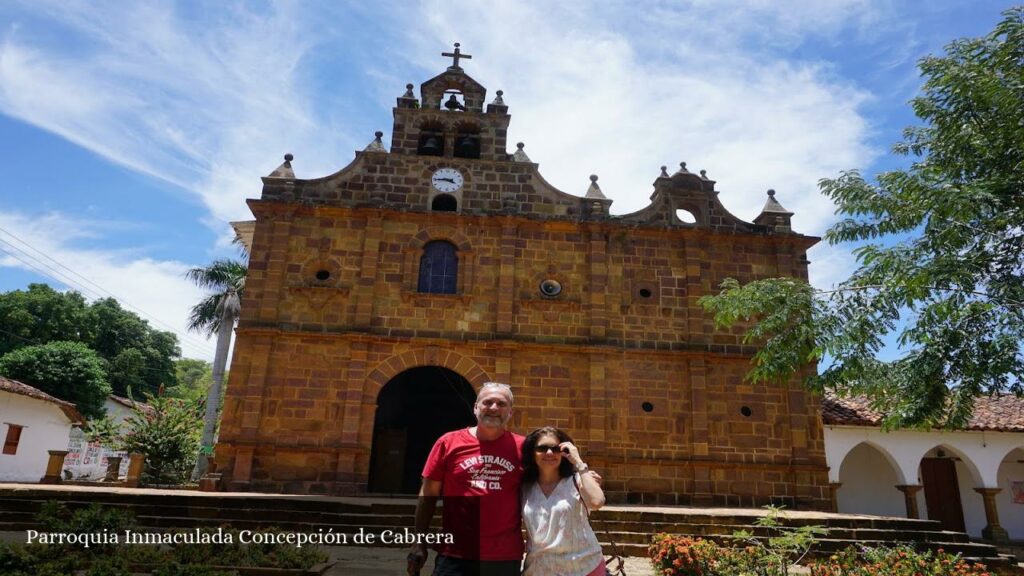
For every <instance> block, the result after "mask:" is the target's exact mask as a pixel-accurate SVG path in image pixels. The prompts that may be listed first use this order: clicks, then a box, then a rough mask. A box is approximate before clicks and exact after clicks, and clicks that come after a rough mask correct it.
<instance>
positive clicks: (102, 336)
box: [89, 298, 181, 396]
mask: <svg viewBox="0 0 1024 576" xmlns="http://www.w3.org/2000/svg"><path fill="white" fill-rule="evenodd" d="M89 321H90V322H91V324H92V330H93V338H92V340H91V341H90V342H89V344H90V346H91V347H92V348H93V349H94V350H96V351H97V352H98V353H99V354H100V356H102V357H103V358H104V359H106V360H107V362H109V372H108V376H109V378H110V382H111V385H112V386H113V389H114V393H115V394H118V395H121V396H124V395H126V394H127V391H128V388H131V389H132V390H133V391H135V392H136V393H142V392H149V393H150V394H155V393H156V392H157V390H159V389H160V386H161V385H163V386H174V385H175V384H176V383H177V376H176V374H175V371H174V359H175V358H177V357H179V356H181V350H180V349H179V348H178V339H177V336H175V335H174V334H172V333H170V332H161V331H159V330H154V329H152V328H150V327H149V324H148V323H147V322H146V321H145V320H143V319H142V318H139V317H138V316H137V315H136V314H135V313H133V312H131V311H128V310H125V309H124V308H122V307H121V305H120V304H118V302H117V300H114V299H113V298H104V299H101V300H97V301H96V302H94V303H93V304H92V305H91V306H90V307H89Z"/></svg>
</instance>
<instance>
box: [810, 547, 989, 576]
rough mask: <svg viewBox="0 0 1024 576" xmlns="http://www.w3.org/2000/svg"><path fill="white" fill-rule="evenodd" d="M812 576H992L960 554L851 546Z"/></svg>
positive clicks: (814, 569)
mask: <svg viewBox="0 0 1024 576" xmlns="http://www.w3.org/2000/svg"><path fill="white" fill-rule="evenodd" d="M810 567H811V575H812V576H880V575H885V576H989V575H990V574H992V572H990V571H989V570H988V569H987V568H986V567H985V565H984V564H972V563H970V562H967V561H966V560H964V559H963V558H961V557H960V556H959V555H958V554H948V553H946V552H944V551H942V550H941V549H940V550H939V551H938V552H935V553H933V552H931V551H926V552H918V551H915V550H914V549H913V548H909V547H907V546H900V547H896V548H864V549H861V550H857V549H855V548H854V547H852V546H851V547H849V548H847V549H846V550H844V551H842V552H839V553H838V554H834V555H832V556H831V557H829V558H828V559H827V560H821V561H818V562H814V563H812V564H811V565H810Z"/></svg>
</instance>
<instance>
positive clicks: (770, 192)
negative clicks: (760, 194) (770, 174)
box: [768, 188, 775, 198]
mask: <svg viewBox="0 0 1024 576" xmlns="http://www.w3.org/2000/svg"><path fill="white" fill-rule="evenodd" d="M768 196H769V197H771V198H775V190H773V189H771V188H769V189H768Z"/></svg>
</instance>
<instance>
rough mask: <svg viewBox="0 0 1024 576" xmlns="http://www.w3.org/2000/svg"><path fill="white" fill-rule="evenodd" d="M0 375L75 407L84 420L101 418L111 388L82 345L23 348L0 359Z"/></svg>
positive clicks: (98, 362) (98, 364) (98, 363)
mask: <svg viewBox="0 0 1024 576" xmlns="http://www.w3.org/2000/svg"><path fill="white" fill-rule="evenodd" d="M0 374H2V375H3V376H6V377H7V378H11V379H13V380H18V381H20V382H24V383H25V384H28V385H29V386H34V387H36V388H39V389H40V390H42V391H43V392H46V393H47V394H50V395H52V396H55V397H57V398H60V399H61V400H66V401H68V402H72V403H74V404H75V405H76V406H77V407H78V410H79V411H80V412H81V413H82V414H83V415H84V416H86V417H87V418H98V417H101V416H103V414H104V409H103V402H104V401H105V400H106V398H107V395H109V394H110V384H108V383H107V380H106V372H105V370H104V367H103V361H102V360H101V359H100V357H99V356H98V355H97V354H96V353H95V352H93V351H92V350H90V349H89V348H88V347H87V346H86V345H85V344H82V343H81V342H50V343H49V344H40V345H37V346H26V347H24V348H19V349H17V350H15V351H13V352H8V353H7V354H5V355H4V356H3V357H0Z"/></svg>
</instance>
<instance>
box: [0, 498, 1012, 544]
mask: <svg viewBox="0 0 1024 576" xmlns="http://www.w3.org/2000/svg"><path fill="white" fill-rule="evenodd" d="M47 500H60V501H62V502H64V503H65V504H67V505H68V506H69V507H70V508H78V507H84V506H87V505H89V504H92V503H96V502H99V503H102V504H104V505H108V506H114V507H117V508H121V509H125V510H130V511H131V512H132V513H133V514H134V515H135V517H136V521H137V523H138V525H139V526H141V527H143V528H149V529H183V528H195V527H217V526H221V525H225V524H226V525H230V526H232V527H234V528H238V529H250V530H257V529H265V528H268V527H271V526H274V527H278V528H280V529H282V530H289V531H314V532H315V531H317V530H319V529H321V528H322V529H325V530H326V529H332V530H333V531H334V532H336V533H338V532H341V533H355V532H357V531H358V530H359V528H365V529H369V530H372V531H375V532H380V531H383V530H387V529H391V530H402V529H403V528H405V527H407V526H411V525H412V524H413V518H414V512H415V505H416V501H415V500H413V499H394V500H387V499H371V498H364V499H357V498H327V497H303V496H288V495H269V494H252V495H250V494H244V495H243V494H235V495H232V494H223V493H198V492H184V491H183V492H181V493H173V492H170V491H163V492H160V493H155V492H153V491H143V490H139V491H127V490H117V491H103V490H75V489H69V490H60V489H53V488H49V489H42V488H40V489H36V488H18V489H11V488H5V487H3V486H0V527H4V528H5V529H11V530H24V529H28V528H36V529H38V526H37V525H36V523H35V522H34V516H35V514H37V513H38V511H39V510H40V509H41V508H42V506H43V504H44V503H45V502H46V501H47ZM761 516H763V511H761V510H741V509H715V510H713V511H711V510H707V511H706V510H702V509H695V508H671V507H665V508H658V509H653V508H649V507H622V506H609V507H606V508H604V509H602V510H600V511H598V512H595V513H594V515H593V516H592V518H593V520H594V524H595V530H596V531H597V532H598V533H599V537H600V533H601V532H602V530H609V531H611V533H612V534H613V536H614V537H615V538H616V541H617V542H620V543H621V544H622V545H623V546H624V547H627V549H628V550H629V553H630V554H634V555H641V556H642V555H646V551H647V545H648V542H649V541H650V536H651V535H652V534H655V533H660V532H665V533H670V534H685V535H693V536H702V537H705V538H708V539H712V540H716V541H721V542H727V541H730V540H731V535H732V534H733V533H734V532H735V531H737V530H746V531H749V532H751V533H753V534H754V535H755V536H756V537H758V538H766V537H768V536H771V535H773V533H772V532H771V531H770V530H769V529H767V528H763V527H758V526H754V525H753V524H754V523H755V522H756V521H757V520H758V519H759V518H760V517H761ZM779 522H780V524H782V525H784V526H788V527H797V526H805V525H821V526H825V527H826V528H827V529H828V530H829V533H828V534H827V536H825V537H824V538H821V539H820V542H821V544H820V545H819V548H820V550H822V551H823V553H826V552H827V553H831V552H834V551H836V550H842V549H845V548H846V547H847V546H850V545H852V544H854V543H858V542H859V543H865V542H870V543H878V544H885V545H892V544H894V543H897V542H902V543H916V545H917V546H918V547H920V548H922V549H937V548H943V549H945V550H947V551H950V552H960V553H961V554H963V555H964V556H976V557H984V558H998V557H997V550H996V549H995V548H994V547H992V546H988V545H987V544H977V543H972V542H970V541H969V539H968V538H967V536H966V535H965V534H962V533H955V532H947V531H943V530H941V526H940V524H939V523H938V522H937V521H933V520H914V519H906V518H885V517H874V516H860V515H831V514H814V513H795V514H794V515H791V516H782V517H780V518H779ZM435 525H439V521H438V519H437V518H436V517H435Z"/></svg>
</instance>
